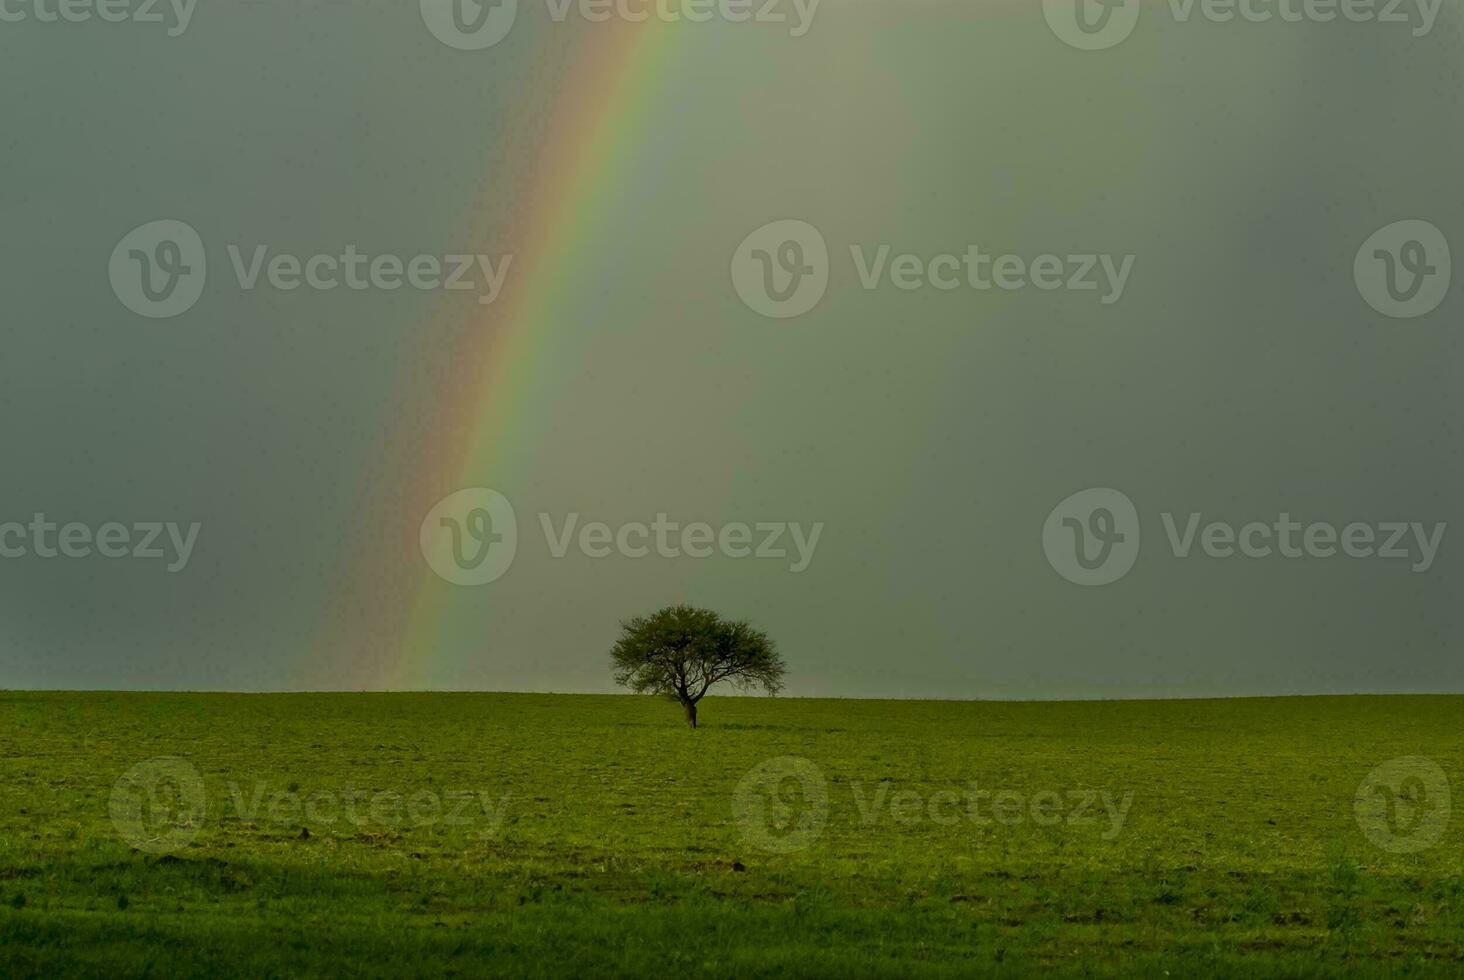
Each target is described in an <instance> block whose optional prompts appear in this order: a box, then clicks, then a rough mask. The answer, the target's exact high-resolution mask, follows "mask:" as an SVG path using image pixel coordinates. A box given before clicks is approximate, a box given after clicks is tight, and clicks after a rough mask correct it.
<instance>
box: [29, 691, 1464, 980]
mask: <svg viewBox="0 0 1464 980" xmlns="http://www.w3.org/2000/svg"><path fill="white" fill-rule="evenodd" d="M702 723H703V727H702V728H701V729H700V730H697V731H689V730H687V729H686V728H684V727H682V725H681V723H680V712H679V710H678V709H677V708H676V706H675V705H672V704H669V703H667V702H663V701H659V700H653V699H650V698H634V697H610V696H604V697H601V696H567V695H565V696H558V695H501V694H333V695H223V694H217V695H215V694H75V693H0V752H3V761H0V975H3V976H46V977H56V976H99V977H118V976H144V975H145V976H190V975H191V976H251V977H259V976H285V975H290V976H311V975H315V976H339V975H378V974H381V975H422V974H449V975H460V976H481V975H485V974H489V975H496V974H502V975H512V976H520V975H530V976H533V975H565V974H572V973H573V974H581V975H594V976H605V975H609V976H626V977H646V976H661V975H673V976H674V975H681V976H727V977H731V976H751V975H758V976H779V975H786V976H809V975H813V976H908V975H925V976H953V977H954V976H972V975H977V976H984V975H994V976H1025V975H1032V974H1037V973H1041V974H1043V975H1082V976H1109V975H1112V976H1120V975H1122V976H1134V975H1138V976H1163V975H1165V971H1168V973H1169V975H1172V976H1197V975H1219V976H1235V977H1249V976H1314V975H1319V974H1332V975H1335V974H1344V973H1346V974H1355V975H1371V976H1383V975H1387V976H1458V975H1460V974H1461V973H1464V877H1461V875H1464V820H1460V819H1457V818H1456V819H1454V820H1453V821H1452V822H1449V821H1448V816H1449V801H1448V799H1447V790H1446V789H1441V787H1439V786H1438V785H1436V784H1433V785H1429V786H1428V787H1427V788H1428V790H1429V795H1428V796H1427V797H1426V798H1422V797H1419V796H1417V795H1416V792H1414V790H1409V789H1408V788H1406V787H1405V788H1404V789H1403V790H1402V792H1403V793H1404V803H1403V805H1402V807H1401V809H1398V810H1397V811H1396V812H1395V813H1394V814H1393V817H1394V819H1393V821H1392V822H1391V823H1386V824H1385V825H1382V826H1381V829H1379V825H1377V824H1375V823H1374V824H1367V821H1366V820H1364V819H1360V818H1359V816H1358V814H1357V812H1356V809H1355V806H1354V797H1355V796H1359V795H1361V796H1365V797H1368V798H1371V796H1372V794H1371V793H1370V792H1368V793H1362V794H1360V793H1359V788H1360V786H1361V785H1362V784H1363V781H1364V779H1365V778H1367V777H1368V775H1369V773H1370V772H1371V771H1372V770H1373V769H1374V767H1377V766H1379V765H1380V764H1384V763H1388V762H1389V760H1394V759H1398V758H1400V757H1426V758H1427V759H1430V760H1432V761H1433V762H1434V763H1436V764H1437V765H1438V766H1439V767H1440V768H1441V770H1442V772H1443V773H1446V774H1447V777H1448V779H1449V780H1451V781H1452V782H1453V784H1454V789H1455V791H1456V792H1457V791H1458V789H1459V787H1460V786H1461V785H1464V784H1461V782H1460V778H1461V776H1464V698H1459V697H1452V698H1451V697H1409V698H1402V697H1358V698H1306V699H1265V700H1237V701H1192V702H1103V703H1035V704H1034V703H1022V704H1015V703H972V702H917V701H905V702H898V701H879V702H877V701H812V700H793V699H742V698H709V699H707V700H706V701H705V702H704V703H703V705H702ZM159 757H165V758H172V759H176V760H180V761H176V762H167V763H153V764H152V768H151V769H149V768H147V767H144V768H143V769H140V770H135V771H134V772H133V775H132V776H129V777H128V778H126V779H122V777H124V774H127V773H128V772H129V770H133V767H134V766H137V765H138V764H139V763H144V762H145V761H146V760H149V759H156V758H159ZM785 757H796V758H797V759H802V760H807V761H796V762H795V761H787V762H782V763H776V762H775V763H771V764H768V763H769V760H776V759H781V758H785ZM765 764H766V765H765ZM759 766H762V769H760V770H759V769H757V767H759ZM180 767H182V768H180ZM189 767H191V768H189ZM164 770H166V771H167V772H169V773H171V774H172V775H173V776H177V774H178V773H180V772H182V773H185V774H186V773H189V772H196V773H197V780H198V782H197V784H188V783H187V777H186V775H185V776H184V777H180V778H179V779H173V778H170V779H165V780H162V781H160V782H158V783H157V784H156V786H155V787H154V788H153V790H152V794H151V796H148V795H146V793H145V790H146V786H145V783H146V781H145V780H144V779H143V777H144V776H146V775H147V774H148V773H149V772H159V771H164ZM749 772H754V773H757V772H761V773H771V774H773V775H774V776H776V775H777V774H778V773H780V772H785V773H787V774H792V775H795V776H800V777H806V781H804V782H800V781H799V780H798V779H788V780H784V781H782V782H781V783H780V784H777V785H776V786H774V785H773V783H772V782H769V781H767V780H764V779H762V778H760V777H757V776H756V775H754V776H748V774H749ZM119 779H122V781H121V783H120V784H119ZM973 782H974V786H973V785H972V784H973ZM1425 782H1426V781H1425ZM739 787H740V789H739ZM770 787H772V788H770ZM1416 788H1417V787H1416V786H1415V790H1416ZM114 789H115V792H114ZM200 792H201V794H202V795H201V797H200V796H198V795H197V794H198V793H200ZM1410 792H1413V793H1414V795H1411V796H1410V795H1408V794H1409V793H1410ZM983 793H984V794H985V795H981V794H983ZM773 794H776V795H773ZM1378 798H1379V799H1382V797H1381V796H1379V797H1378ZM200 799H201V800H202V806H201V809H200V808H199V807H198V806H197V804H198V802H199V800H200ZM138 801H142V802H138ZM1410 801H1411V802H1410ZM1367 812H1369V813H1373V812H1374V810H1368V811H1367ZM1365 824H1366V825H1367V827H1368V832H1365V830H1364V825H1365ZM1389 834H1392V835H1393V836H1391V837H1390V836H1389ZM1409 847H1415V848H1418V849H1417V850H1414V851H1411V852H1409V851H1408V850H1407V848H1409Z"/></svg>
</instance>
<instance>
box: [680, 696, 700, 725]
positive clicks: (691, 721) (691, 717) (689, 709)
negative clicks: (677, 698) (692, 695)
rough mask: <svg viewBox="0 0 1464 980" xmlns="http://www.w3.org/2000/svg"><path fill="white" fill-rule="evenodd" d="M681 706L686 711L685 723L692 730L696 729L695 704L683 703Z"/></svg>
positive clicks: (693, 702) (691, 702)
mask: <svg viewBox="0 0 1464 980" xmlns="http://www.w3.org/2000/svg"><path fill="white" fill-rule="evenodd" d="M681 706H682V707H683V708H685V709H686V723H687V724H688V725H690V726H691V727H692V728H695V727H696V702H695V701H683V702H681Z"/></svg>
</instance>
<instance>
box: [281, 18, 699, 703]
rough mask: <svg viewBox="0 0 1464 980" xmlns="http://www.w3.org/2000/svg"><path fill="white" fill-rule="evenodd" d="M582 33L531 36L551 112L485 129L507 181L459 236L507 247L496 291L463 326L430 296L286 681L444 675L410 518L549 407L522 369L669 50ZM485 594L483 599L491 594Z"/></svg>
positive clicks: (408, 685) (432, 598) (514, 458)
mask: <svg viewBox="0 0 1464 980" xmlns="http://www.w3.org/2000/svg"><path fill="white" fill-rule="evenodd" d="M593 27H594V29H592V30H585V31H584V32H583V36H579V37H576V38H574V39H572V40H571V41H570V42H569V43H568V44H566V38H565V37H564V36H563V35H562V34H559V33H557V32H555V31H553V30H550V31H548V32H547V34H546V36H544V37H542V38H539V39H536V40H537V41H538V44H539V45H540V47H541V48H542V50H540V51H536V52H535V64H536V66H540V67H542V68H544V69H545V71H544V72H542V73H541V75H540V77H543V75H548V76H550V77H553V78H555V79H556V80H557V81H556V82H555V90H554V91H553V92H552V93H550V95H549V96H548V97H547V100H546V101H547V103H548V109H547V111H545V110H543V109H540V108H537V107H536V108H535V109H534V110H533V111H526V112H525V113H524V114H523V115H522V116H521V117H520V118H519V119H517V120H515V121H514V123H513V125H511V126H510V127H508V128H509V130H510V131H508V132H501V133H500V132H495V133H494V141H493V143H494V148H495V152H496V153H502V154H504V155H505V159H504V160H503V161H502V162H501V165H500V166H498V167H496V168H495V170H496V171H501V172H503V173H505V174H508V175H509V176H508V178H507V179H506V180H502V179H497V175H495V177H496V180H497V182H495V183H494V184H493V186H492V187H491V188H490V189H489V190H488V191H486V192H485V193H484V194H483V195H482V196H481V197H480V198H479V199H478V200H476V201H475V202H474V203H473V206H472V208H471V214H470V217H469V220H470V222H471V227H470V229H469V234H470V235H471V236H472V237H471V238H470V239H469V240H473V241H478V240H481V239H483V238H491V239H492V240H495V241H499V242H501V241H504V240H505V239H506V240H507V241H508V242H509V243H510V245H509V247H508V248H507V250H508V251H510V252H511V253H512V254H513V259H512V264H511V265H510V267H509V271H508V276H507V279H506V281H505V284H504V287H503V291H502V293H501V294H500V295H499V297H498V299H497V300H496V301H495V302H494V303H493V304H492V305H491V306H486V307H483V306H476V305H474V306H473V307H472V312H471V313H470V314H469V316H468V318H467V319H466V320H465V321H464V320H463V319H462V316H463V314H462V307H463V306H464V305H466V304H465V303H464V301H462V300H461V299H460V298H457V297H454V298H452V299H442V300H440V301H439V302H440V305H441V306H442V307H445V308H448V310H449V311H448V312H439V313H437V314H435V315H437V316H439V317H451V318H453V319H454V320H456V321H458V322H456V323H447V324H444V323H443V322H441V321H439V322H438V323H437V324H436V325H437V326H438V327H444V326H446V327H450V328H451V329H448V330H436V331H433V333H432V335H433V336H434V337H435V336H440V335H442V334H444V333H447V334H450V335H451V336H452V337H453V338H454V339H453V342H452V343H451V344H449V345H447V347H446V348H445V349H440V350H433V351H426V352H418V351H417V350H415V349H414V350H413V354H412V363H411V364H410V365H409V366H406V367H405V368H404V370H406V371H408V372H409V374H408V376H407V377H405V378H404V380H403V382H402V384H401V386H400V388H399V390H398V391H397V393H396V395H395V396H394V398H393V400H392V403H391V405H390V406H389V407H390V408H391V411H390V413H389V414H388V418H391V419H393V420H394V421H393V422H391V423H390V424H389V427H388V431H387V432H385V433H384V434H383V436H382V438H381V440H380V445H381V446H382V447H383V448H382V451H381V452H380V453H376V454H373V457H372V458H371V460H369V462H368V463H367V464H366V471H365V472H363V473H361V475H360V482H359V484H358V486H356V487H352V488H350V490H349V493H350V494H351V495H353V496H355V497H356V498H357V503H356V506H355V513H354V516H353V518H352V521H351V524H350V526H351V527H353V528H357V529H360V530H361V532H362V533H360V534H359V535H356V536H355V537H356V540H355V541H354V542H353V543H352V544H351V545H349V546H347V547H344V548H343V553H342V555H341V557H340V560H339V567H338V568H337V570H336V575H337V576H338V581H340V582H341V583H343V587H342V588H340V589H337V590H335V596H334V598H333V600H332V608H331V609H330V610H329V612H328V614H327V616H326V621H325V623H324V624H323V626H322V632H321V633H320V634H319V635H318V636H317V637H316V642H315V643H313V644H312V648H311V650H310V655H309V656H308V657H307V659H306V661H305V662H304V663H303V664H302V669H301V673H300V674H299V675H298V676H297V678H296V683H297V684H298V685H299V686H301V687H306V688H333V689H341V688H345V687H360V688H365V689H371V690H411V689H422V688H430V687H434V686H442V685H443V684H444V683H445V682H450V681H451V678H452V666H453V665H450V664H443V663H441V662H440V658H438V659H434V651H435V650H436V649H438V647H439V643H438V642H437V641H438V638H439V637H438V633H439V629H440V623H441V621H442V618H443V616H444V608H445V606H446V604H447V599H448V597H449V596H450V595H451V594H452V591H453V590H454V589H455V588H456V587H455V586H452V585H449V584H447V583H445V582H443V581H441V580H440V579H438V578H437V576H436V575H434V574H433V573H432V572H431V570H430V569H429V568H428V567H427V565H426V563H425V562H424V561H423V560H422V557H421V553H420V551H419V546H418V541H417V531H418V525H419V522H420V519H421V516H422V515H425V514H426V513H427V511H428V510H430V509H431V507H432V505H433V504H435V503H436V502H437V501H438V500H440V499H441V498H443V497H445V496H446V495H448V494H449V493H452V492H454V491H456V490H459V489H462V488H464V487H468V486H481V485H484V483H485V477H488V476H489V475H490V474H494V473H501V472H505V471H511V469H512V467H514V466H515V465H523V463H524V462H525V459H526V455H525V454H526V450H527V448H528V447H529V445H530V444H531V440H530V438H529V435H530V434H529V433H528V432H527V431H526V426H527V424H528V421H527V420H530V419H534V418H542V417H544V413H545V412H546V411H547V408H548V405H547V404H544V402H545V401H546V400H547V397H548V396H547V395H546V394H545V393H543V392H542V391H536V390H535V389H534V387H533V383H532V382H533V378H534V376H535V365H536V364H539V363H543V359H544V358H547V357H550V356H552V354H553V352H554V350H555V346H554V345H555V343H556V327H557V325H558V324H559V323H561V322H562V320H563V316H564V315H565V311H564V303H563V300H562V297H563V295H564V293H565V292H566V291H565V290H564V289H563V288H562V284H563V283H564V282H566V281H568V278H569V277H570V276H571V275H572V274H574V273H575V271H576V270H577V269H580V268H583V266H584V263H586V262H587V261H589V259H590V258H591V256H588V255H587V254H586V251H587V249H588V248H589V247H590V245H589V243H590V242H591V241H593V240H594V239H595V237H596V233H597V231H598V230H602V225H603V221H604V208H605V204H606V203H607V201H608V200H609V199H610V194H609V192H610V191H612V190H613V189H614V188H615V187H616V186H617V184H618V183H619V182H620V181H619V178H621V177H623V176H625V175H626V173H627V168H629V167H631V166H633V165H634V156H633V150H634V146H635V144H636V142H637V139H638V137H640V136H641V135H642V134H643V133H644V130H645V122H646V116H647V114H648V112H649V106H650V103H651V101H652V100H651V98H650V96H651V94H652V93H651V85H652V83H653V82H654V81H655V80H656V78H657V77H658V65H659V64H660V63H661V62H662V61H663V60H664V58H665V57H666V52H667V50H668V46H667V44H666V43H665V41H666V35H667V32H668V31H669V30H670V29H671V28H670V27H669V26H668V25H666V24H664V23H659V22H657V21H655V20H654V19H652V20H648V21H647V22H646V23H627V22H606V23H603V24H596V25H593ZM512 40H513V39H512V38H510V39H509V41H510V42H511V41H512ZM505 43H508V42H505ZM507 154H512V155H513V156H512V158H511V160H510V159H509V158H507V156H506V155H507ZM472 302H473V301H472V299H471V298H470V299H468V300H467V301H466V303H467V304H471V303H472ZM419 354H420V356H419ZM536 399H537V400H539V402H540V405H541V406H542V407H540V408H536V405H535V401H536ZM488 485H492V484H491V483H489V484H488ZM383 552H384V553H383ZM483 601H484V602H491V601H492V599H491V596H489V595H488V590H485V592H484V598H483Z"/></svg>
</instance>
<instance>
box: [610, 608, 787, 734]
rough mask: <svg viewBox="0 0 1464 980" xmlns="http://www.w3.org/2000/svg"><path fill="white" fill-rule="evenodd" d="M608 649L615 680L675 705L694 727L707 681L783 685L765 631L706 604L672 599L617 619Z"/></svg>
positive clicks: (779, 661)
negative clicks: (695, 605)
mask: <svg viewBox="0 0 1464 980" xmlns="http://www.w3.org/2000/svg"><path fill="white" fill-rule="evenodd" d="M620 629H621V635H620V639H619V640H618V641H617V642H616V643H615V646H614V648H613V649H612V650H611V651H610V659H611V661H612V662H613V665H614V672H615V683H617V684H619V685H621V686H622V687H628V688H630V689H631V690H632V691H635V692H636V693H637V694H659V695H661V696H663V697H668V698H670V699H671V700H673V701H675V702H677V703H678V704H680V705H681V707H682V709H683V710H684V711H685V712H686V723H687V724H688V725H690V726H691V727H692V728H695V727H696V705H697V702H698V701H700V700H701V699H702V698H703V697H705V696H706V693H707V691H708V690H710V689H711V687H712V685H713V684H718V683H720V682H722V681H727V682H728V683H730V684H732V685H733V686H735V687H739V688H743V689H746V688H751V687H758V686H761V687H762V688H763V690H765V691H767V693H769V694H777V693H778V692H779V691H781V690H782V689H783V671H784V669H785V665H784V663H783V658H782V657H780V656H779V655H778V650H777V647H776V646H774V644H773V641H772V640H769V639H768V637H767V634H765V633H763V632H762V631H760V630H756V629H753V628H752V627H751V626H749V625H748V624H747V623H742V622H731V621H729V620H725V619H723V618H722V617H720V616H718V615H717V614H716V613H714V612H711V611H710V610H707V609H696V608H693V607H692V606H686V605H678V606H670V607H668V608H666V609H662V610H661V611H660V612H657V613H653V614H651V615H650V616H637V617H635V618H634V619H631V620H627V621H626V622H623V623H621V624H620Z"/></svg>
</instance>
